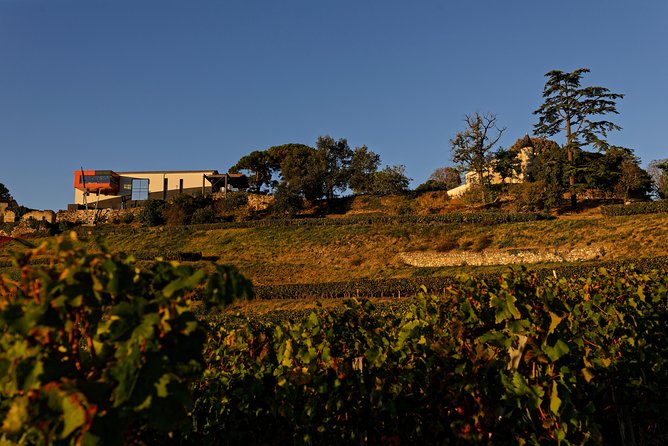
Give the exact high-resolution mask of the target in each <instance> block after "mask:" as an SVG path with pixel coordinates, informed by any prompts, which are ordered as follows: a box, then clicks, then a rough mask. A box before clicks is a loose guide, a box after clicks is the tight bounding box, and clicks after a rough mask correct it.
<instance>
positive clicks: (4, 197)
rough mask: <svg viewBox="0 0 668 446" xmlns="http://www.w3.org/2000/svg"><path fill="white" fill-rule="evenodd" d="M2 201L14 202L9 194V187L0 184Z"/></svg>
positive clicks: (0, 198)
mask: <svg viewBox="0 0 668 446" xmlns="http://www.w3.org/2000/svg"><path fill="white" fill-rule="evenodd" d="M0 200H1V201H13V200H14V198H13V197H12V194H10V193H9V189H7V186H5V185H4V184H2V183H0Z"/></svg>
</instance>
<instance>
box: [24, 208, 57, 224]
mask: <svg viewBox="0 0 668 446" xmlns="http://www.w3.org/2000/svg"><path fill="white" fill-rule="evenodd" d="M30 219H32V220H37V221H45V222H47V223H55V222H56V213H55V212H53V211H49V210H47V211H30V212H27V213H25V214H23V216H22V217H21V220H24V221H25V220H30Z"/></svg>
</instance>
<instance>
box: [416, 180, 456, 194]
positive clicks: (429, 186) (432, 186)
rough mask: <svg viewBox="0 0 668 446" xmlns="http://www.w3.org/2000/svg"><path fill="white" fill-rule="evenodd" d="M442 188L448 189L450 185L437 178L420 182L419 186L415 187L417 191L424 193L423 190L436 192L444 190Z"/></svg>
mask: <svg viewBox="0 0 668 446" xmlns="http://www.w3.org/2000/svg"><path fill="white" fill-rule="evenodd" d="M442 190H446V191H447V190H448V185H447V183H445V182H443V181H436V180H427V181H426V182H424V183H422V184H420V185H419V186H418V187H417V188H415V192H418V193H422V192H436V191H442Z"/></svg>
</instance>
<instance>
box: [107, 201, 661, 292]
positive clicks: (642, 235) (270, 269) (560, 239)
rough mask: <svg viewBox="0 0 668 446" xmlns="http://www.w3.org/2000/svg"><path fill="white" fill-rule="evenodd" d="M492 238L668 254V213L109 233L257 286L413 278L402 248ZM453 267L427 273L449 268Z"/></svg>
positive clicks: (124, 245)
mask: <svg viewBox="0 0 668 446" xmlns="http://www.w3.org/2000/svg"><path fill="white" fill-rule="evenodd" d="M483 235H486V236H488V237H491V240H492V241H491V245H490V248H501V249H525V248H541V247H543V248H545V247H547V248H560V249H571V248H576V247H581V246H587V245H594V246H597V247H603V248H604V250H605V253H606V254H605V259H629V258H636V257H640V256H642V257H650V256H655V255H665V254H668V215H667V214H656V215H640V216H628V217H607V218H603V217H562V218H559V219H557V220H553V221H540V222H530V223H517V224H504V225H497V226H475V225H412V226H410V225H403V226H402V225H377V226H340V227H285V228H281V229H273V228H258V229H217V230H209V231H205V230H195V231H191V232H188V231H183V230H175V229H170V228H166V227H165V228H155V229H141V230H138V231H137V232H136V233H134V234H132V233H127V232H123V233H118V234H112V235H110V236H109V237H108V242H109V245H110V246H111V247H112V250H118V251H126V252H132V251H138V250H151V251H159V250H178V251H201V252H202V253H203V255H205V256H219V257H220V260H219V262H222V263H231V264H234V265H236V266H238V267H239V268H240V269H241V271H242V272H243V273H244V274H246V275H247V276H248V277H250V278H251V279H252V280H253V281H254V282H255V283H256V284H259V285H265V284H279V283H312V282H329V281H345V280H350V279H354V278H389V277H408V276H412V275H418V274H421V273H425V271H420V270H419V269H418V268H413V267H409V266H407V265H404V264H403V263H402V262H401V261H400V260H399V258H398V254H399V253H400V252H403V251H416V250H417V251H420V250H430V249H435V248H436V247H438V246H439V244H441V243H442V242H443V241H444V240H450V241H452V240H455V241H457V242H458V243H459V244H460V245H465V244H466V243H465V241H466V240H472V241H475V240H477V239H478V238H480V237H481V236H483ZM452 270H453V269H452V268H439V269H435V270H430V271H428V272H429V273H435V274H438V273H439V272H443V273H445V272H446V271H448V272H451V271H452Z"/></svg>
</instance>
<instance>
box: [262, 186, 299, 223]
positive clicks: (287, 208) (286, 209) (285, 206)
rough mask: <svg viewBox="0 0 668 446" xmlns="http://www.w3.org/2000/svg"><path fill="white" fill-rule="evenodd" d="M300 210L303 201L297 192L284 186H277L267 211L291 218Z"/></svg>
mask: <svg viewBox="0 0 668 446" xmlns="http://www.w3.org/2000/svg"><path fill="white" fill-rule="evenodd" d="M302 209H304V199H303V198H302V196H301V195H300V194H299V192H297V191H296V190H294V189H292V188H290V187H289V186H287V185H285V184H279V185H278V188H277V189H276V193H275V194H274V202H273V203H272V204H271V206H270V207H269V211H270V212H272V213H274V214H278V215H283V216H288V217H292V216H294V215H295V214H297V212H299V211H301V210H302Z"/></svg>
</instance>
